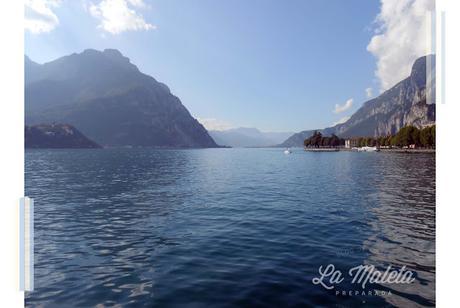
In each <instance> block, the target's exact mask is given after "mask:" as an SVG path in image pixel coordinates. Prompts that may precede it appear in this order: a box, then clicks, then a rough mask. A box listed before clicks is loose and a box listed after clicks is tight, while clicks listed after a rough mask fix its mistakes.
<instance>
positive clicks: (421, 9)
mask: <svg viewBox="0 0 460 308" xmlns="http://www.w3.org/2000/svg"><path fill="white" fill-rule="evenodd" d="M434 7H435V1H434V0H381V8H380V13H379V14H378V15H377V17H376V21H375V22H376V29H375V35H374V36H373V37H372V39H371V41H370V42H369V45H368V46H367V50H368V51H369V52H371V53H372V54H373V55H374V56H375V57H376V58H377V68H376V71H375V75H376V77H377V78H378V79H379V81H380V87H381V90H382V91H383V90H387V89H389V88H390V87H392V86H393V85H395V84H396V83H397V82H399V81H401V80H403V79H404V78H406V77H407V76H409V74H410V70H411V67H412V64H413V63H414V61H415V60H416V59H417V58H418V57H421V56H423V55H425V53H426V40H427V38H426V30H425V27H426V16H427V13H428V12H429V11H432V10H434Z"/></svg>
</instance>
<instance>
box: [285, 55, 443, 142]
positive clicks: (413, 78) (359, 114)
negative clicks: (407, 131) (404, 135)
mask: <svg viewBox="0 0 460 308" xmlns="http://www.w3.org/2000/svg"><path fill="white" fill-rule="evenodd" d="M435 76H436V74H435V56H434V55H428V56H424V57H421V58H418V59H417V60H416V61H415V62H414V64H413V66H412V70H411V73H410V75H409V76H408V77H407V78H406V79H404V80H402V81H401V82H399V83H397V84H396V85H395V86H393V87H392V88H390V89H389V90H387V91H385V92H383V93H382V94H381V95H379V96H378V97H376V98H373V99H371V100H369V101H367V102H365V103H364V104H363V106H362V107H361V108H359V109H358V110H357V111H356V112H355V113H354V114H353V115H352V116H351V117H350V119H348V121H346V122H345V123H342V124H338V125H336V126H333V127H328V128H325V129H318V131H320V132H321V133H323V134H326V135H330V134H336V135H338V136H340V137H345V138H346V137H356V136H384V135H389V134H395V133H396V132H397V131H399V130H400V129H401V128H402V127H404V126H408V125H413V126H416V127H419V128H421V127H425V126H429V125H433V124H435V109H436V105H435V95H436V90H435V86H436V79H435V78H436V77H435ZM314 131H315V130H306V131H302V132H300V133H297V134H294V135H292V136H291V137H289V138H288V139H287V140H286V141H284V142H283V143H282V144H280V146H283V147H293V146H302V145H303V140H305V139H306V138H308V137H310V136H311V135H312V134H313V132H314Z"/></svg>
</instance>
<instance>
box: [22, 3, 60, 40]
mask: <svg viewBox="0 0 460 308" xmlns="http://www.w3.org/2000/svg"><path fill="white" fill-rule="evenodd" d="M60 4H61V2H60V1H59V0H26V1H25V3H24V29H25V30H26V31H29V32H30V33H33V34H39V33H46V32H50V31H52V30H53V29H54V28H56V26H57V25H58V24H59V18H58V17H57V16H56V14H55V13H54V12H53V10H52V9H53V8H56V7H58V6H59V5H60Z"/></svg>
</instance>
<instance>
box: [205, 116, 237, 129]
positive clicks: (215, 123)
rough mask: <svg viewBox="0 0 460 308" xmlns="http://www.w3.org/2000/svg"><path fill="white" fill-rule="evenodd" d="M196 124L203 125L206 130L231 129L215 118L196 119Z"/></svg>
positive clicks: (224, 122) (226, 123)
mask: <svg viewBox="0 0 460 308" xmlns="http://www.w3.org/2000/svg"><path fill="white" fill-rule="evenodd" d="M196 119H197V120H198V122H200V123H201V124H203V126H204V127H205V128H206V129H207V130H227V129H230V128H232V125H230V123H228V122H226V121H222V120H218V119H215V118H196Z"/></svg>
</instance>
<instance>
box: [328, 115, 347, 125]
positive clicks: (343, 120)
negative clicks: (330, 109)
mask: <svg viewBox="0 0 460 308" xmlns="http://www.w3.org/2000/svg"><path fill="white" fill-rule="evenodd" d="M349 119H350V116H346V117H343V118H341V119H340V120H338V121H337V122H334V123H332V126H336V125H337V124H342V123H345V122H346V121H348V120H349Z"/></svg>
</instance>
